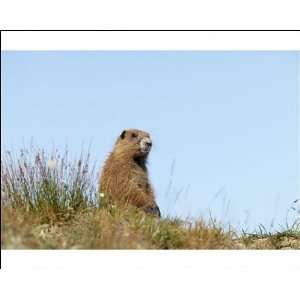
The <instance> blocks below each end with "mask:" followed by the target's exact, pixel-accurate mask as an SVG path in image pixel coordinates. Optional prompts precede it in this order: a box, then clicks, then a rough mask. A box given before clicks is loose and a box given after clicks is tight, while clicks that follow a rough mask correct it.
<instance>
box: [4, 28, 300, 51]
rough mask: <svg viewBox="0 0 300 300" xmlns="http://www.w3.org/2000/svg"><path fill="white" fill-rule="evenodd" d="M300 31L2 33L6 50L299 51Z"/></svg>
mask: <svg viewBox="0 0 300 300" xmlns="http://www.w3.org/2000/svg"><path fill="white" fill-rule="evenodd" d="M299 49H300V32H295V31H293V32H253V31H251V32H237V31H234V32H233V31H227V32H221V31H218V32H207V31H197V32H195V31H194V32H191V31H189V32H182V31H179V32H178V31H173V32H166V31H160V32H154V31H147V32H137V31H134V32H132V31H127V32H120V31H115V32H108V31H97V32H95V31H89V32H82V31H72V32H70V31H61V32H56V31H47V32H37V31H35V32H33V31H27V32H19V31H9V32H8V31H5V32H2V50H299Z"/></svg>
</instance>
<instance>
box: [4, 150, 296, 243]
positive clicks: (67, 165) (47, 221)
mask: <svg viewBox="0 0 300 300" xmlns="http://www.w3.org/2000/svg"><path fill="white" fill-rule="evenodd" d="M94 170H95V168H94V166H91V163H90V155H89V152H87V153H84V152H82V153H81V155H80V157H79V158H78V159H76V160H73V161H71V160H70V158H69V152H68V149H65V151H64V153H63V155H60V153H59V152H58V151H57V150H54V151H53V152H52V153H51V154H49V155H48V154H46V153H45V151H43V150H42V149H34V148H33V147H32V146H31V148H30V150H26V149H22V150H21V151H20V153H19V154H18V155H17V156H14V155H13V154H12V153H11V152H4V153H3V155H2V157H1V217H2V218H1V236H2V240H1V247H2V248H4V249H300V225H299V224H300V222H299V219H298V220H297V221H296V222H295V223H294V224H293V225H291V226H287V228H285V229H284V230H282V231H281V232H276V233H270V232H268V231H267V230H266V229H265V228H264V227H263V226H262V225H261V226H260V227H259V228H258V230H257V231H256V232H254V233H245V232H243V233H242V234H240V235H239V234H237V233H236V232H235V231H234V230H233V228H230V227H228V228H224V226H222V224H221V223H218V222H217V221H216V220H213V219H211V220H210V221H208V222H204V221H203V220H202V219H199V220H197V221H193V222H191V221H189V220H180V219H178V218H162V219H157V218H154V217H151V216H148V215H146V214H145V213H143V212H141V211H139V210H137V209H136V208H134V207H120V206H115V205H112V204H111V203H110V202H109V201H108V200H107V199H103V198H100V197H98V194H97V186H96V184H95V183H96V182H97V175H96V174H95V171H94Z"/></svg>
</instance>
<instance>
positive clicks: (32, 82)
mask: <svg viewBox="0 0 300 300" xmlns="http://www.w3.org/2000/svg"><path fill="white" fill-rule="evenodd" d="M1 55H2V68H1V81H2V82H1V85H2V89H1V107H2V109H1V117H2V118H1V119H2V121H1V144H2V145H3V146H4V148H6V149H12V148H13V149H15V150H17V149H19V148H21V147H22V146H23V145H25V146H26V145H29V143H30V139H31V138H33V141H34V144H35V145H36V146H39V147H44V148H45V149H46V150H49V151H50V150H51V149H52V145H53V144H55V145H56V147H57V148H58V149H61V151H63V149H64V146H65V145H66V144H68V146H69V148H70V149H72V152H73V153H74V155H75V154H78V153H79V152H80V151H81V148H82V144H84V145H86V146H87V145H88V144H89V142H90V141H92V149H91V152H92V157H93V159H95V160H96V161H97V164H98V165H99V168H100V167H101V165H102V163H103V161H104V160H105V158H106V156H107V154H108V152H109V151H110V150H111V148H112V145H113V143H114V141H115V139H116V138H117V136H118V135H119V134H120V133H121V131H122V130H123V129H124V128H139V129H142V130H145V131H148V132H150V134H151V135H152V139H153V142H154V147H153V149H152V152H151V154H150V158H149V173H150V177H151V180H152V183H153V185H154V188H155V191H156V195H157V202H158V203H159V206H160V207H161V210H162V213H163V215H165V216H166V215H171V216H175V215H176V216H180V217H187V216H190V217H197V216H202V217H204V218H208V217H209V213H211V215H212V216H214V217H216V218H217V219H219V220H221V221H222V222H224V223H227V222H230V223H231V224H233V225H234V226H236V227H238V228H241V227H243V228H249V229H252V228H254V227H256V226H257V225H258V224H261V223H262V224H264V225H265V226H266V227H269V225H270V224H271V222H272V221H273V222H274V224H275V226H279V225H280V224H281V225H284V223H285V221H286V214H287V210H288V208H289V207H290V206H291V204H292V202H293V200H295V199H296V198H297V197H298V195H299V191H298V188H299V184H298V181H299V174H298V173H297V171H298V170H297V169H298V166H299V164H298V159H299V157H298V152H297V151H298V150H299V149H298V127H299V123H298V113H299V110H298V102H299V53H298V52H280V51H273V52H267V51H265V52H235V51H232V52H225V51H224V52H222V51H199V52H197V51H192V52H180V51H178V52H176V51H173V52H168V51H157V52H151V51H149V52H147V51H144V52H134V51H129V52H124V51H114V52H110V51H108V52H96V51H86V52H84V51H83V52H79V51H61V52H47V51H44V52H34V51H32V52H22V51H18V52H8V51H6V52H2V54H1ZM170 183H171V184H170Z"/></svg>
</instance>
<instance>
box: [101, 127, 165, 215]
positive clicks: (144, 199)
mask: <svg viewBox="0 0 300 300" xmlns="http://www.w3.org/2000/svg"><path fill="white" fill-rule="evenodd" d="M151 145H152V144H151V140H150V136H149V134H148V133H147V132H144V131H141V130H137V129H128V130H124V131H123V132H122V133H121V135H120V136H119V137H118V139H117V141H116V143H115V146H114V148H113V151H112V152H111V154H110V155H109V157H108V159H107V160H106V162H105V164H104V167H103V170H102V174H101V176H100V193H103V194H104V197H110V198H111V199H112V200H113V201H116V202H120V203H122V204H131V205H134V206H136V207H138V208H141V209H143V210H144V211H145V212H147V213H151V214H152V215H155V216H158V217H160V211H159V208H158V206H157V204H156V202H155V197H154V192H153V188H152V186H151V184H150V182H149V178H148V172H147V167H146V163H147V157H148V154H149V151H150V149H151Z"/></svg>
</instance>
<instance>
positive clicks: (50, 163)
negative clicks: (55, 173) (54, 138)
mask: <svg viewBox="0 0 300 300" xmlns="http://www.w3.org/2000/svg"><path fill="white" fill-rule="evenodd" d="M47 166H48V168H49V169H56V167H57V161H56V160H53V159H49V160H48V163H47Z"/></svg>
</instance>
